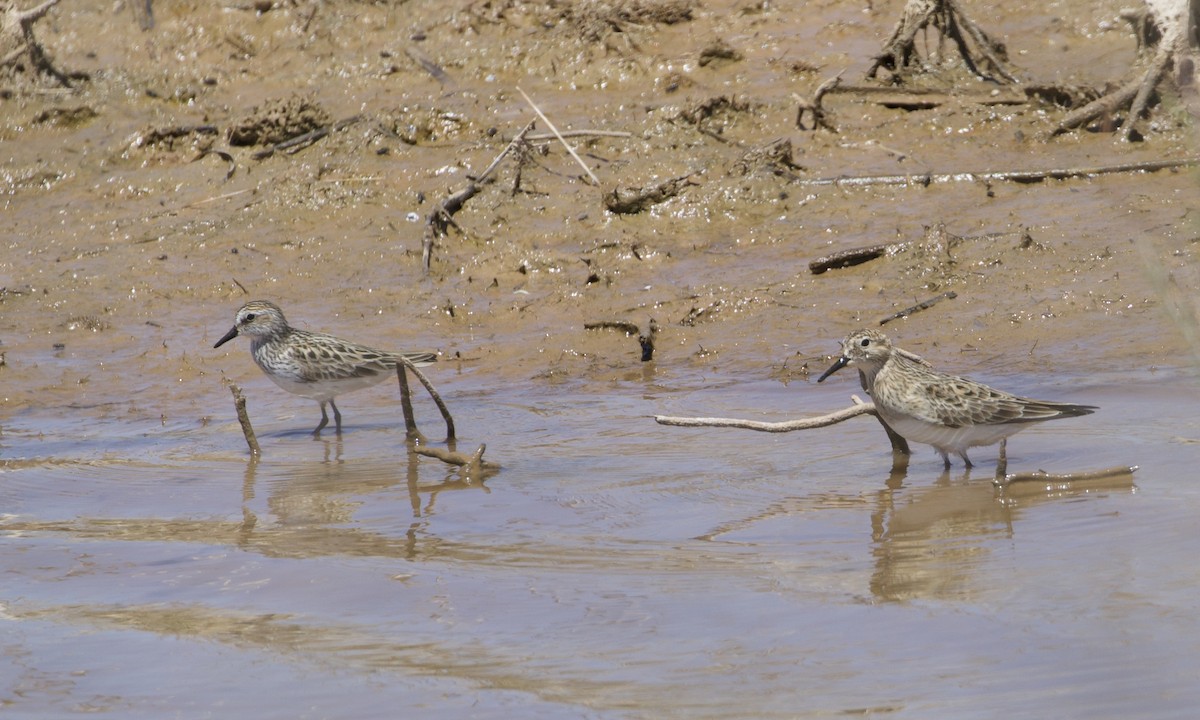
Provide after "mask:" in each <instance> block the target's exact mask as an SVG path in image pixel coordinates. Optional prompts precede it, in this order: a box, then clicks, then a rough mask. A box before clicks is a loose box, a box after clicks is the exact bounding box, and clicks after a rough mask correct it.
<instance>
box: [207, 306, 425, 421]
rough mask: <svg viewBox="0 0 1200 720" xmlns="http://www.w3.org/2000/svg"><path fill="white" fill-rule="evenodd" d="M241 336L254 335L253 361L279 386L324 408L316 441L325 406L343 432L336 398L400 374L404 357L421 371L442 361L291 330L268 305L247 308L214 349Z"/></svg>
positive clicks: (422, 355) (330, 336) (273, 307)
mask: <svg viewBox="0 0 1200 720" xmlns="http://www.w3.org/2000/svg"><path fill="white" fill-rule="evenodd" d="M238 335H249V336H250V338H251V342H250V354H251V355H253V356H254V362H255V363H257V364H258V366H259V367H260V368H262V371H263V372H264V373H266V375H267V377H269V378H271V380H272V381H273V382H274V383H275V384H276V385H278V386H279V387H281V388H283V389H284V390H287V391H288V392H290V393H295V394H296V395H300V396H302V397H306V398H312V399H313V400H316V401H317V402H318V403H320V404H321V424H320V425H317V428H316V429H315V430H313V435H314V436H319V435H320V434H321V430H322V429H323V428H324V427H325V426H326V425H328V424H329V416H328V415H327V414H326V413H325V405H326V404H328V405H329V406H330V407H332V408H333V418H334V422H335V426H336V428H337V432H338V433H339V434H340V433H341V432H342V414H341V413H340V412H339V411H338V407H337V404H335V403H334V402H333V399H334V397H336V396H338V395H341V394H342V393H346V392H350V391H351V390H358V389H361V388H365V387H370V386H372V385H375V384H376V383H378V382H381V381H382V380H385V379H386V378H387V377H388V376H389V375H391V374H392V373H394V372H395V370H396V365H397V363H399V362H400V358H401V357H403V358H406V359H408V361H409V362H411V363H412V364H414V365H417V366H424V365H428V364H430V363H432V362H434V361H435V360H437V355H435V354H434V353H430V352H412V353H390V352H384V351H382V350H376V349H374V348H369V347H367V346H365V345H359V344H357V343H352V342H348V341H346V340H342V339H340V338H336V337H334V336H332V335H326V334H325V333H316V332H309V331H307V330H300V329H297V328H294V327H292V326H290V325H288V322H287V319H286V318H284V316H283V311H282V310H280V309H279V306H278V305H276V304H275V303H272V302H268V301H266V300H254V301H252V302H248V303H246V304H245V305H243V306H242V307H241V309H240V310H238V312H237V320H235V321H234V325H233V328H232V329H231V330H230V331H229V332H227V333H225V336H224V337H222V338H221V339H220V340H218V341H217V343H216V344H215V345H213V347H214V348H218V347H221V346H222V345H224V344H225V343H227V342H229V341H230V340H232V339H233V338H235V337H237V336H238Z"/></svg>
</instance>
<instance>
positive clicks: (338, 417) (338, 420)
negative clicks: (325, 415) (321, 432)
mask: <svg viewBox="0 0 1200 720" xmlns="http://www.w3.org/2000/svg"><path fill="white" fill-rule="evenodd" d="M329 407H331V408H333V423H334V425H335V426H336V427H337V434H338V435H341V434H342V413H341V412H339V411H338V409H337V403H335V402H334V401H333V400H332V399H331V400H330V401H329Z"/></svg>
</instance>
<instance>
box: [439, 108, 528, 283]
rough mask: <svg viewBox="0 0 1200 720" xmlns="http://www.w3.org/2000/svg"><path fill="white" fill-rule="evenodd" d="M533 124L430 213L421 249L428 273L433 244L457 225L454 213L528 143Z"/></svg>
mask: <svg viewBox="0 0 1200 720" xmlns="http://www.w3.org/2000/svg"><path fill="white" fill-rule="evenodd" d="M533 125H534V123H533V122H530V123H529V124H528V125H526V126H525V127H524V129H522V130H521V132H519V133H517V136H516V137H514V138H513V139H512V142H510V143H509V144H508V145H507V146H505V148H504V150H502V151H501V152H500V154H499V155H497V156H496V157H495V159H493V160H492V162H491V163H490V164H489V165H488V166H487V168H485V169H484V171H483V172H482V173H480V174H479V175H478V176H476V177H473V178H470V179H469V180H468V182H467V184H466V186H464V187H462V188H461V189H459V190H458V191H456V192H454V193H452V194H451V195H450V196H449V197H447V198H446V199H445V200H443V201H441V202H440V203H438V204H437V207H435V208H434V209H433V211H432V212H430V213H429V216H428V217H427V218H426V219H425V240H424V244H423V247H422V249H421V262H422V264H423V265H424V266H425V271H426V272H428V271H429V268H430V265H431V264H432V262H433V244H434V242H435V241H436V240H437V238H440V237H445V236H446V234H447V231H448V230H449V228H450V226H452V225H454V226H455V227H457V225H455V223H454V213H456V212H458V211H459V210H461V209H462V208H463V206H464V205H466V204H467V201H468V200H470V199H471V198H473V197H475V196H476V195H477V194H479V191H480V190H482V189H483V185H484V184H485V183H487V182H488V179H489V178H490V177H491V174H492V172H493V171H494V170H495V169H496V167H497V166H499V165H500V161H501V160H503V159H504V157H505V156H507V155H508V154H509V153H511V152H513V151H514V149H515V148H517V147H519V146H521V145H522V144H524V143H525V142H526V137H525V136H526V135H528V134H529V131H530V130H532V129H533Z"/></svg>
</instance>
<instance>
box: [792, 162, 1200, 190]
mask: <svg viewBox="0 0 1200 720" xmlns="http://www.w3.org/2000/svg"><path fill="white" fill-rule="evenodd" d="M1196 165H1200V157H1190V158H1182V159H1179V160H1150V161H1147V162H1136V163H1120V164H1117V165H1094V166H1091V167H1074V168H1049V169H1046V170H985V171H982V172H954V173H923V174H913V175H859V176H847V177H826V178H813V179H811V180H797V181H796V184H798V185H801V186H828V185H834V186H839V187H869V186H874V185H917V186H922V187H924V186H928V185H932V184H934V183H939V184H940V183H951V182H996V181H1007V182H1016V183H1036V182H1043V181H1045V180H1068V179H1071V178H1086V177H1094V176H1096V175H1112V174H1117V173H1137V172H1158V171H1160V170H1178V169H1180V168H1188V167H1195V166H1196Z"/></svg>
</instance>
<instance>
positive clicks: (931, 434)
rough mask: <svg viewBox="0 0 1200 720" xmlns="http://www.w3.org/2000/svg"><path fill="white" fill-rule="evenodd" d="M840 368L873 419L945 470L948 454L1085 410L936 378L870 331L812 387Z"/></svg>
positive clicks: (849, 340)
mask: <svg viewBox="0 0 1200 720" xmlns="http://www.w3.org/2000/svg"><path fill="white" fill-rule="evenodd" d="M844 367H853V368H856V369H857V370H858V371H859V373H860V374H861V376H862V381H863V386H864V387H865V388H866V390H867V392H868V393H870V395H871V399H872V400H874V401H875V409H876V410H877V411H878V412H879V417H880V418H882V419H883V421H884V422H886V423H887V424H888V426H890V427H891V428H892V429H893V430H895V431H896V432H897V433H899V434H900V435H901V436H903V437H905V438H907V439H908V440H912V441H914V442H920V443H925V444H927V445H932V446H933V447H934V448H935V449H937V451H938V454H940V455H941V456H942V460H943V461H944V462H945V464H946V467H947V468H949V467H950V455H949V454H950V453H951V452H953V453H956V454H957V455H959V456H960V457H962V459H963V462H964V463H966V466H967V467H971V466H972V465H971V459H970V458H969V457H967V449H968V448H971V447H975V446H978V445H991V444H992V443H996V442H999V441H1001V440H1003V439H1005V438H1007V437H1008V436H1009V435H1012V434H1014V433H1017V432H1020V431H1021V430H1024V429H1025V428H1026V427H1028V426H1029V425H1030V424H1032V423H1035V422H1041V421H1043V420H1054V419H1055V418H1066V417H1077V416H1079V415H1088V414H1090V413H1092V412H1094V411H1096V410H1097V408H1096V407H1093V406H1091V405H1073V404H1071V403H1061V402H1048V401H1044V400H1030V399H1028V398H1022V397H1017V396H1016V395H1011V394H1009V393H1006V392H1004V391H1002V390H996V389H994V388H990V387H988V386H987V385H984V384H982V383H978V382H975V381H974V380H968V379H966V378H962V377H957V376H955V375H947V374H945V373H941V372H938V371H937V370H934V369H933V368H932V367H930V366H929V364H928V363H926V362H925V361H923V360H922V359H921V358H920V357H918V356H916V355H913V354H912V353H910V352H907V351H905V350H902V349H900V348H897V347H894V346H893V345H892V343H891V341H890V340H888V338H887V336H886V335H884V334H883V333H881V332H878V331H876V330H859V331H857V332H853V333H851V334H850V335H848V336H847V337H846V339H845V340H843V341H842V356H841V357H840V358H838V360H837V362H835V363H834V364H833V366H832V367H830V368H829V369H828V370H826V371H825V373H824V374H823V375H821V377H819V378H817V382H823V381H824V380H825V378H827V377H829V376H830V375H832V374H834V373H835V372H837V371H838V370H841V369H842V368H844Z"/></svg>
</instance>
